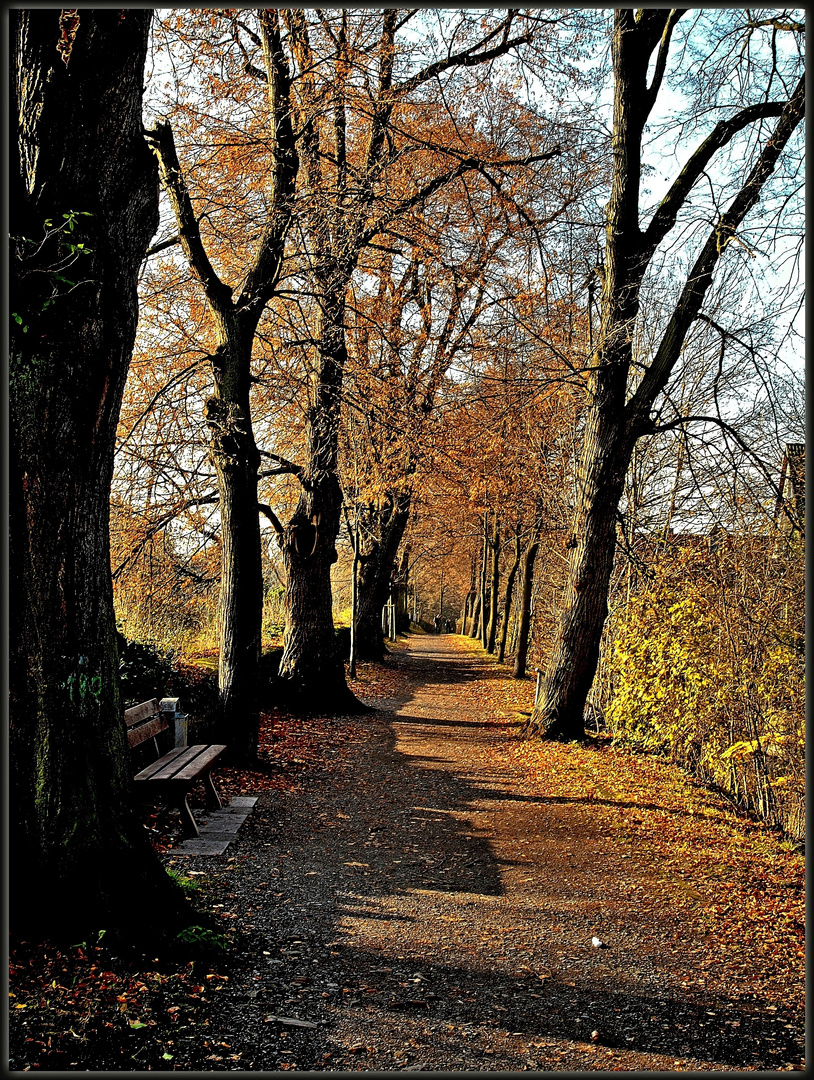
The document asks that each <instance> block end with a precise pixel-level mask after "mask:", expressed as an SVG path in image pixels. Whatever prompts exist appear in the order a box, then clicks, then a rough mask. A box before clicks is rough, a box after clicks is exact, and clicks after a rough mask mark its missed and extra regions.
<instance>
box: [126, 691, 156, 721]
mask: <svg viewBox="0 0 814 1080" xmlns="http://www.w3.org/2000/svg"><path fill="white" fill-rule="evenodd" d="M158 711H159V708H158V698H151V699H150V700H149V701H142V703H141V704H140V705H134V706H133V708H132V709H125V710H124V722H125V723H126V724H127V726H128V727H132V726H133V724H137V723H138V722H139V720H146V719H147V717H148V716H155V714H156V713H157V712H158Z"/></svg>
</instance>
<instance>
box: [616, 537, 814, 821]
mask: <svg viewBox="0 0 814 1080" xmlns="http://www.w3.org/2000/svg"><path fill="white" fill-rule="evenodd" d="M651 571H652V574H651V577H650V578H649V580H647V581H645V582H643V583H642V584H641V585H640V587H639V588H638V590H637V593H636V594H635V595H634V596H632V597H631V599H630V601H629V602H628V604H627V605H626V606H625V607H623V608H621V609H619V610H617V611H616V612H615V613H614V615H613V616H612V618H611V622H610V625H609V627H608V630H609V638H610V641H611V643H612V644H611V648H610V650H609V652H610V655H611V661H610V663H611V674H612V685H613V687H614V691H613V696H612V698H611V701H610V705H609V708H608V710H607V714H606V718H607V722H608V726H609V728H610V730H611V732H612V733H613V734H614V736H615V737H616V738H617V739H618V740H619V741H621V742H626V743H630V744H633V745H638V746H641V747H642V748H643V749H646V750H649V751H653V752H660V753H664V754H665V755H666V756H669V757H670V759H671V760H673V761H675V762H677V763H678V764H680V765H682V766H683V767H685V768H687V769H689V770H690V771H691V772H692V773H694V774H695V775H697V776H698V777H700V778H701V779H702V780H704V781H706V782H709V783H712V784H714V785H716V786H717V787H719V788H720V789H721V790H723V791H725V792H726V793H728V794H729V795H730V796H731V797H732V798H733V799H735V800H736V801H737V802H738V803H739V804H740V805H741V806H743V807H744V808H745V809H747V810H749V811H750V812H752V813H755V814H756V815H757V816H759V817H760V818H762V819H763V820H765V821H768V822H771V823H773V824H776V825H779V826H780V827H781V828H782V829H783V830H784V831H785V832H786V833H787V834H789V835H791V836H793V837H795V838H798V837H801V836H802V835H803V833H804V827H805V824H804V823H805V811H804V799H805V788H804V778H805V761H804V757H805V712H804V703H805V689H804V652H805V648H804V643H805V638H804V626H805V604H804V599H803V597H804V555H803V542H802V540H801V539H800V538H799V537H791V538H789V537H786V536H782V535H781V536H778V535H774V536H772V535H763V536H755V535H753V536H747V537H739V538H731V537H727V538H725V539H724V540H722V541H720V542H718V543H717V544H715V545H710V544H709V543H707V542H706V540H705V539H704V538H703V537H700V536H695V537H683V538H678V539H677V540H676V541H675V542H673V543H672V544H671V545H669V546H668V547H666V548H659V551H658V554H656V555H655V556H654V557H653V560H652V564H651Z"/></svg>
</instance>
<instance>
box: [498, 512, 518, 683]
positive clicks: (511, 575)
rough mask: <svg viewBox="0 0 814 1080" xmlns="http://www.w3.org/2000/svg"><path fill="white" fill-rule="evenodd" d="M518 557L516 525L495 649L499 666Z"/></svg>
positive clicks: (507, 625) (507, 631) (507, 630)
mask: <svg viewBox="0 0 814 1080" xmlns="http://www.w3.org/2000/svg"><path fill="white" fill-rule="evenodd" d="M520 557H521V553H520V526H519V525H518V526H517V529H516V532H515V537H514V562H513V563H512V565H511V566H510V567H509V573H508V574H507V575H506V588H505V591H504V593H503V625H502V627H501V629H500V644H499V645H498V649H497V658H498V662H499V663H501V664H502V663H503V661H504V659H505V656H506V639H507V637H508V634H509V614H510V612H511V609H512V594H513V592H514V580H515V578H516V577H517V570H518V567H519V566H520Z"/></svg>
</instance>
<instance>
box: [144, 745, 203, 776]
mask: <svg viewBox="0 0 814 1080" xmlns="http://www.w3.org/2000/svg"><path fill="white" fill-rule="evenodd" d="M189 749H190V747H188V746H176V747H175V749H174V750H170V752H169V753H168V754H164V756H163V757H160V758H158V759H157V760H156V761H154V762H153V763H152V764H151V765H148V766H147V767H146V768H144V769H142V770H141V772H139V773H136V775H135V777H134V779H135V780H153V779H154V778H155V774H156V773H158V772H161V771H162V770H163V769H164V768H165V767H166V768H168V767H169V766H170V765H171V763H172V762H173V761H174V760H175V758H177V757H180V756H181V754H185V753H186V752H187V750H189Z"/></svg>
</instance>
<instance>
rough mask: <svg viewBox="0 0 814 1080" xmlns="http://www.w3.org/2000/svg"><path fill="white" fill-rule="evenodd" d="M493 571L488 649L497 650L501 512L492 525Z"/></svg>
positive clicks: (490, 590)
mask: <svg viewBox="0 0 814 1080" xmlns="http://www.w3.org/2000/svg"><path fill="white" fill-rule="evenodd" d="M491 546H492V573H491V581H490V585H489V625H488V627H487V630H486V651H487V652H490V653H493V652H494V651H495V642H496V640H497V616H498V603H499V600H500V598H499V596H498V587H499V585H500V514H495V522H494V525H493V526H492V540H491Z"/></svg>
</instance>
